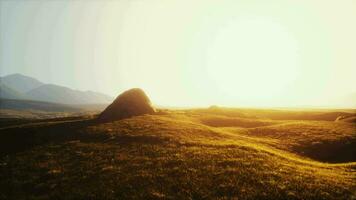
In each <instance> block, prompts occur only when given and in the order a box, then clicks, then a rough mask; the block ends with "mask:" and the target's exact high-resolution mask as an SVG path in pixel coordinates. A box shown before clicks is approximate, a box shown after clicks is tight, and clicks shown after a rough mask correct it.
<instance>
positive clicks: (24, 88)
mask: <svg viewBox="0 0 356 200" xmlns="http://www.w3.org/2000/svg"><path fill="white" fill-rule="evenodd" d="M1 82H2V83H3V84H5V85H7V86H8V87H10V88H12V89H13V90H15V91H17V92H19V93H26V92H28V91H30V90H32V89H35V88H37V87H39V86H41V85H43V83H42V82H40V81H38V80H36V79H34V78H32V77H29V76H24V75H22V74H10V75H7V76H5V77H2V78H1Z"/></svg>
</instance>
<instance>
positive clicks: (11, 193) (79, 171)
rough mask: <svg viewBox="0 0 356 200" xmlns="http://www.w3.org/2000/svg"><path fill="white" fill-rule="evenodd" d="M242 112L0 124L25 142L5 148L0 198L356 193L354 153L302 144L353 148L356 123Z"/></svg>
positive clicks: (4, 137) (8, 135)
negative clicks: (318, 154) (337, 154)
mask: <svg viewBox="0 0 356 200" xmlns="http://www.w3.org/2000/svg"><path fill="white" fill-rule="evenodd" d="M244 112H245V113H241V111H240V110H238V111H236V110H226V109H224V110H223V111H222V112H219V110H218V109H215V110H214V111H209V110H187V111H179V112H178V111H167V112H164V113H162V114H160V115H146V116H140V117H134V118H130V119H125V120H120V121H115V122H111V123H96V122H95V121H92V120H88V119H85V120H81V121H80V120H79V121H78V120H77V121H67V122H63V123H58V124H49V123H48V122H44V123H43V124H39V123H36V124H34V125H33V126H31V125H29V126H23V127H21V128H9V129H3V130H2V133H1V134H0V137H1V138H0V141H1V142H0V143H1V144H0V145H2V148H4V146H5V147H6V145H5V143H11V144H12V146H15V147H16V146H17V147H18V148H14V147H12V148H10V146H8V148H4V149H3V150H2V152H3V153H4V155H3V156H2V157H0V188H1V192H0V198H4V199H231V198H236V199H353V198H355V197H356V194H355V192H354V191H355V189H356V184H355V182H356V163H355V161H356V159H355V158H354V157H352V156H351V157H347V159H348V160H342V162H343V163H340V162H339V161H337V162H338V163H335V164H331V163H325V162H321V161H328V160H322V159H320V157H313V156H311V155H310V154H308V153H305V152H308V149H313V148H318V147H319V146H318V145H317V143H320V144H328V146H325V149H326V151H325V152H324V153H323V155H324V154H328V152H329V151H328V149H331V150H332V151H335V149H333V148H334V147H335V144H339V145H340V146H342V147H343V146H346V147H347V148H339V150H340V151H341V152H340V153H344V154H347V153H350V152H351V153H352V151H353V150H354V148H349V147H350V145H349V144H351V146H352V145H353V146H354V144H355V143H354V142H355V140H354V139H355V134H356V133H355V126H354V125H355V124H352V123H343V122H332V121H326V120H323V121H311V120H309V119H308V120H290V119H289V118H288V120H281V119H278V120H273V119H271V118H268V117H266V116H267V114H265V115H266V116H264V117H263V118H257V117H253V116H252V115H251V113H253V112H252V111H249V112H250V113H246V111H244ZM263 112H264V113H266V112H267V111H263ZM298 112H299V111H298ZM273 115H275V113H274V112H273ZM215 120H216V121H215ZM207 121H208V122H207ZM246 124H247V125H246ZM18 140H21V141H18ZM24 141H26V142H24ZM340 141H342V142H340ZM336 146H337V145H336ZM20 147H21V148H20ZM317 150H318V149H317ZM311 152H313V151H311ZM340 157H342V156H340ZM327 158H329V159H331V157H327ZM344 159H346V158H344ZM329 161H330V160H329ZM331 161H333V162H336V160H331Z"/></svg>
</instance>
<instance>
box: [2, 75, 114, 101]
mask: <svg viewBox="0 0 356 200" xmlns="http://www.w3.org/2000/svg"><path fill="white" fill-rule="evenodd" d="M0 98H1V99H16V100H34V101H44V102H51V103H60V104H71V105H76V104H78V105H79V104H107V103H110V102H112V101H113V98H112V97H110V96H108V95H105V94H102V93H98V92H93V91H79V90H73V89H71V88H68V87H63V86H59V85H54V84H45V83H42V82H40V81H39V80H37V79H34V78H32V77H28V76H24V75H22V74H11V75H8V76H4V77H0Z"/></svg>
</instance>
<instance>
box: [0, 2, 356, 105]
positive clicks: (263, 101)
mask: <svg viewBox="0 0 356 200" xmlns="http://www.w3.org/2000/svg"><path fill="white" fill-rule="evenodd" d="M355 21H356V3H355V1H353V0H342V1H321V0H320V1H310V0H305V1H285V0H278V1H277V0H275V1H268V3H267V2H263V1H207V0H204V1H194V2H192V1H185V0H179V1H178V0H177V1H163V0H161V1H159V0H157V1H152V0H150V1H149V0H141V1H138V0H134V1H132V0H127V1H99V0H98V1H94V0H93V1H20V0H19V1H3V0H2V1H0V30H1V35H0V73H1V76H3V75H7V74H11V73H22V74H25V75H29V76H32V77H35V78H37V79H39V80H41V81H43V82H47V83H55V84H60V85H64V86H68V87H71V88H74V89H80V90H94V91H99V92H103V93H106V94H109V95H112V96H117V95H118V94H119V93H121V92H122V91H124V90H126V89H129V88H133V87H140V88H143V89H144V90H145V91H146V92H147V94H148V95H149V96H150V97H151V99H152V101H153V102H154V103H155V104H157V105H165V106H207V105H212V104H216V105H224V106H258V107H262V106H292V107H295V106H335V105H338V106H345V107H350V106H354V105H355V104H353V105H351V104H349V103H344V104H341V105H340V104H338V103H337V102H338V100H339V99H340V98H348V97H351V96H352V95H354V94H356V84H354V76H355V74H356V67H355V66H356V56H355V55H356V37H355V35H356V23H355Z"/></svg>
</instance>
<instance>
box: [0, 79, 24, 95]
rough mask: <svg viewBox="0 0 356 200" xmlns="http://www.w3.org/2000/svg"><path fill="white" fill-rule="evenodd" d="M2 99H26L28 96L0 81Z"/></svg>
mask: <svg viewBox="0 0 356 200" xmlns="http://www.w3.org/2000/svg"><path fill="white" fill-rule="evenodd" d="M0 97H1V98H3V99H26V95H24V94H22V93H20V92H18V91H16V90H14V89H12V88H10V87H9V86H7V85H6V84H4V83H2V81H1V79H0Z"/></svg>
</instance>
